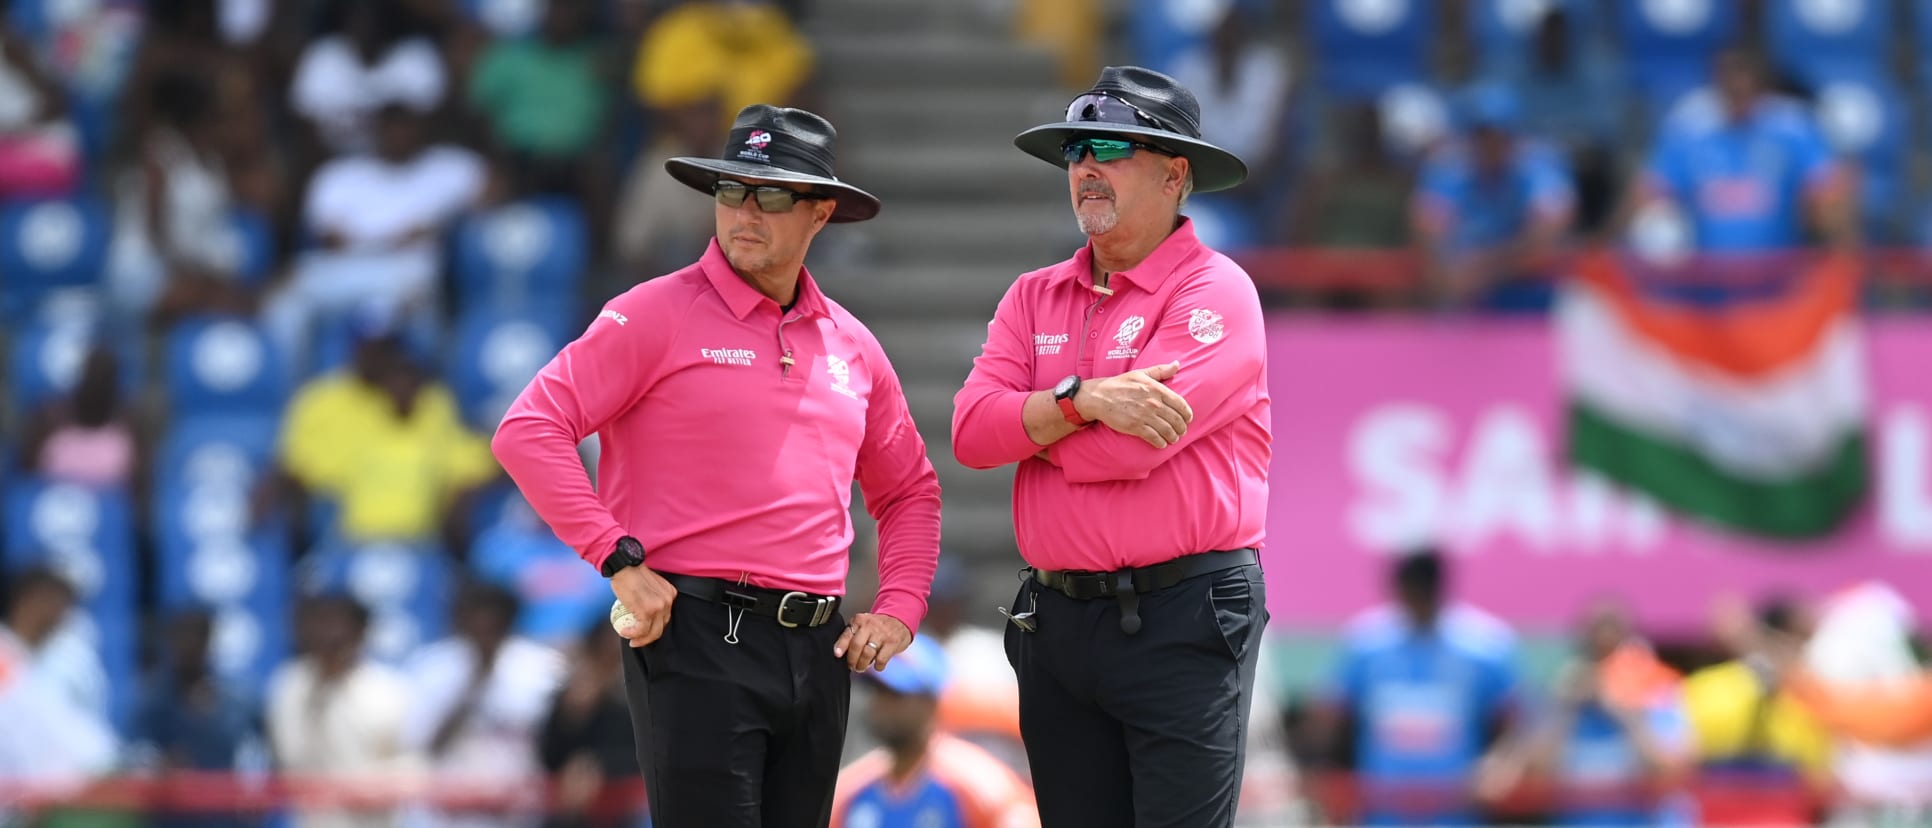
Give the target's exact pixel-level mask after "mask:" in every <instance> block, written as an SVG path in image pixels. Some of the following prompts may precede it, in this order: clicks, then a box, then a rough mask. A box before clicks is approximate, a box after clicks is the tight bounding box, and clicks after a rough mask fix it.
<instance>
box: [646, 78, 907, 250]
mask: <svg viewBox="0 0 1932 828" xmlns="http://www.w3.org/2000/svg"><path fill="white" fill-rule="evenodd" d="M837 142H838V130H835V129H833V128H832V123H831V122H830V121H827V120H825V119H824V118H821V117H819V116H817V115H814V114H812V113H810V112H806V111H805V110H803V109H787V108H783V107H776V106H770V105H767V104H752V105H751V106H747V107H745V108H744V109H742V110H739V111H738V119H737V120H736V121H735V122H733V123H732V125H731V135H730V137H727V138H726V139H725V146H724V152H723V153H722V154H721V155H720V157H718V158H690V157H679V158H672V159H670V160H668V161H665V162H664V171H665V172H668V173H670V174H671V177H672V178H675V179H677V180H678V181H679V182H681V183H683V184H684V185H685V186H687V187H690V188H691V189H693V190H697V191H699V192H701V193H704V194H706V195H710V194H711V191H712V188H713V187H714V186H715V185H716V184H717V183H718V179H719V178H720V177H731V178H749V179H757V180H763V181H781V182H786V183H797V184H811V185H814V186H815V187H816V188H817V189H818V190H820V191H822V192H824V193H826V194H828V195H830V196H832V198H833V199H834V200H835V203H836V204H837V207H836V208H835V209H834V210H833V211H832V218H831V220H832V221H834V222H848V221H865V220H866V219H869V218H872V217H873V216H876V215H878V214H879V199H878V197H877V196H874V195H873V194H871V193H868V192H866V191H864V190H861V189H859V188H857V187H854V186H852V185H850V184H847V183H845V182H843V181H840V180H839V179H838V176H837V175H835V174H833V171H832V170H833V159H834V157H835V156H834V153H833V151H832V148H833V145H834V144H836V143H837Z"/></svg>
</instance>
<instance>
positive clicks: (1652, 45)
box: [1617, 0, 1740, 117]
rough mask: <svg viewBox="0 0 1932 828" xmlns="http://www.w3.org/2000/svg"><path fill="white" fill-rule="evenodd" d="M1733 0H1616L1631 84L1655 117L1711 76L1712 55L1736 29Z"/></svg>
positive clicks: (1732, 38)
mask: <svg viewBox="0 0 1932 828" xmlns="http://www.w3.org/2000/svg"><path fill="white" fill-rule="evenodd" d="M1738 5H1739V4H1738V3H1736V2H1734V0H1670V2H1657V1H1656V0H1617V7H1618V12H1619V13H1618V21H1617V30H1618V35H1619V40H1620V41H1621V44H1622V46H1623V52H1624V58H1625V60H1624V63H1625V65H1626V66H1628V67H1629V68H1630V80H1631V84H1632V88H1633V89H1634V90H1636V91H1637V92H1638V94H1639V95H1640V96H1642V97H1643V98H1644V99H1645V100H1647V101H1648V102H1649V104H1650V107H1651V110H1650V111H1651V112H1652V113H1653V117H1654V115H1655V114H1657V113H1662V112H1665V111H1667V110H1668V109H1669V108H1670V107H1671V105H1672V104H1674V103H1676V101H1677V100H1678V99H1679V98H1681V97H1682V96H1683V95H1684V94H1685V93H1687V92H1690V91H1691V90H1693V89H1696V88H1697V87H1699V86H1702V85H1704V84H1705V83H1707V82H1708V81H1709V80H1710V76H1711V59H1712V57H1713V56H1714V55H1716V54H1717V52H1718V51H1720V50H1721V49H1723V48H1725V47H1727V46H1730V45H1731V44H1732V43H1733V42H1734V41H1735V40H1737V37H1738V34H1739V28H1740V27H1739V19H1738V18H1739V10H1738Z"/></svg>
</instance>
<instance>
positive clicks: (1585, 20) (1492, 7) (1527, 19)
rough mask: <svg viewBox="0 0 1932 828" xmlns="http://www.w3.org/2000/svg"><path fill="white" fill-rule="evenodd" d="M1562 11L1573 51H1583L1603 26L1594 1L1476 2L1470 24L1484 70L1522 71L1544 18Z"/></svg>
mask: <svg viewBox="0 0 1932 828" xmlns="http://www.w3.org/2000/svg"><path fill="white" fill-rule="evenodd" d="M1559 9H1560V10H1562V11H1563V12H1564V13H1566V14H1568V15H1569V20H1570V33H1571V39H1570V45H1571V48H1572V49H1573V50H1579V51H1580V50H1581V49H1582V48H1583V46H1584V41H1585V40H1586V39H1587V38H1588V35H1589V33H1591V32H1595V31H1597V29H1598V27H1599V26H1601V25H1602V23H1603V21H1602V20H1600V19H1599V18H1600V15H1599V14H1597V6H1596V3H1594V2H1591V0H1474V2H1472V3H1471V4H1470V8H1469V11H1468V13H1467V19H1466V22H1467V23H1468V26H1469V39H1470V42H1472V43H1474V44H1475V46H1476V55H1477V59H1478V60H1479V61H1481V62H1482V69H1483V71H1484V72H1487V73H1509V72H1513V71H1515V70H1517V69H1519V68H1521V66H1522V64H1523V62H1524V61H1526V60H1527V59H1528V56H1529V49H1530V46H1531V44H1532V43H1534V41H1535V37H1536V27H1537V26H1538V25H1540V24H1541V23H1542V22H1543V15H1545V14H1547V13H1548V12H1550V11H1552V10H1559Z"/></svg>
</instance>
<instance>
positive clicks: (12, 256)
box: [0, 198, 113, 322]
mask: <svg viewBox="0 0 1932 828" xmlns="http://www.w3.org/2000/svg"><path fill="white" fill-rule="evenodd" d="M112 233H113V222H112V218H111V217H110V216H109V214H108V211H107V208H106V207H105V206H104V205H102V204H101V203H100V202H99V201H96V200H94V199H91V198H73V199H47V200H39V201H14V202H9V203H7V204H5V205H0V305H3V306H4V307H0V311H4V313H5V316H6V317H7V318H8V319H10V320H13V321H15V322H18V321H19V320H21V319H24V318H26V316H27V315H29V314H30V313H32V312H33V310H34V309H35V308H36V307H38V306H39V304H40V302H41V300H43V299H45V298H46V297H47V295H48V294H49V293H52V292H54V291H57V290H62V289H68V288H85V287H92V286H95V285H97V284H98V283H99V282H100V279H101V272H102V268H103V267H105V266H106V264H107V246H108V240H109V237H110V236H111V235H112Z"/></svg>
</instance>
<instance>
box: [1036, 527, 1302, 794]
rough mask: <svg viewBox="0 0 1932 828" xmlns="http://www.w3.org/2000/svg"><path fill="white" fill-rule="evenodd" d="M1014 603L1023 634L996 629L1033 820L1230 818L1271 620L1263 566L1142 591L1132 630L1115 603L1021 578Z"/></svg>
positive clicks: (1230, 571) (1239, 792)
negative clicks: (1123, 625)
mask: <svg viewBox="0 0 1932 828" xmlns="http://www.w3.org/2000/svg"><path fill="white" fill-rule="evenodd" d="M1015 601H1016V603H1017V606H1016V607H1015V608H1013V611H1014V612H1024V611H1028V610H1031V611H1033V613H1034V614H1033V616H1032V618H1031V619H1030V620H1032V621H1033V622H1034V627H1035V630H1034V631H1033V632H1026V631H1024V630H1022V629H1021V628H1020V627H1019V626H1018V625H1016V624H1013V623H1010V622H1009V623H1008V624H1007V625H1006V656H1007V658H1008V660H1010V661H1011V662H1012V663H1013V670H1014V672H1015V673H1016V674H1018V676H1019V684H1020V735H1021V738H1022V739H1023V740H1024V741H1025V743H1026V754H1027V764H1028V765H1029V766H1030V767H1031V768H1032V771H1033V787H1034V792H1035V797H1036V798H1037V800H1038V801H1039V805H1040V822H1041V825H1042V826H1043V828H1086V827H1087V826H1102V825H1104V826H1108V828H1217V826H1230V825H1233V824H1234V811H1235V804H1236V803H1237V802H1238V801H1239V799H1240V795H1241V774H1242V765H1243V761H1244V759H1245V757H1246V754H1247V724H1248V705H1249V702H1250V701H1251V700H1252V698H1253V695H1254V671H1255V661H1256V659H1257V658H1259V656H1260V654H1261V632H1262V629H1263V628H1264V627H1266V626H1267V618H1268V610H1267V587H1266V585H1265V584H1264V583H1263V582H1262V578H1261V567H1259V566H1257V565H1249V566H1244V567H1238V568H1235V569H1230V570H1225V571H1222V572H1214V573H1209V574H1206V575H1200V576H1197V577H1194V578H1189V579H1187V580H1184V581H1182V582H1180V583H1178V584H1175V585H1174V586H1171V587H1168V588H1167V589H1163V590H1159V591H1156V592H1151V593H1148V594H1145V595H1142V596H1141V598H1140V617H1141V629H1140V631H1139V632H1137V633H1135V634H1133V635H1128V634H1127V633H1125V632H1122V631H1121V629H1120V605H1119V604H1118V603H1117V602H1116V601H1115V599H1112V598H1097V599H1093V600H1090V601H1081V600H1075V599H1072V598H1068V597H1066V596H1065V595H1062V594H1060V593H1058V592H1054V591H1053V590H1049V589H1047V588H1045V587H1042V586H1040V585H1039V584H1038V583H1035V582H1034V581H1031V580H1028V581H1026V582H1025V583H1024V584H1022V585H1021V587H1020V593H1019V595H1018V596H1017V597H1016V599H1015Z"/></svg>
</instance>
